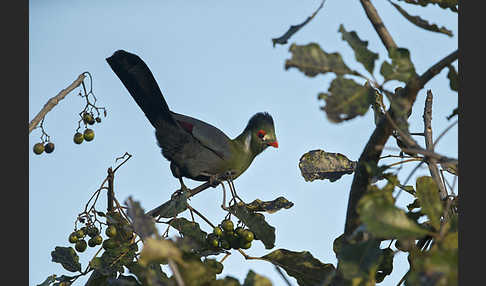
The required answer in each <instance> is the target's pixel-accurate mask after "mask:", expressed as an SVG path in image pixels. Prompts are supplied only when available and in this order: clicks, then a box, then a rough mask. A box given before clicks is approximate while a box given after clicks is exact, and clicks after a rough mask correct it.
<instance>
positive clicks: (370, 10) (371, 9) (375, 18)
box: [360, 0, 397, 50]
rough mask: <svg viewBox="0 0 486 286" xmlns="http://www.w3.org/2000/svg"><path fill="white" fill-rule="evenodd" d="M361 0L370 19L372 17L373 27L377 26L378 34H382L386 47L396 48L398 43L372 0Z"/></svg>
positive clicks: (388, 48)
mask: <svg viewBox="0 0 486 286" xmlns="http://www.w3.org/2000/svg"><path fill="white" fill-rule="evenodd" d="M360 2H361V5H363V8H364V10H365V12H366V16H368V19H370V22H371V24H372V25H373V28H375V30H376V32H377V33H378V36H380V39H381V41H382V42H383V44H384V45H385V47H386V49H387V50H390V49H391V48H396V47H397V44H395V41H394V40H393V38H392V36H391V35H390V33H389V32H388V30H387V29H386V27H385V24H383V21H382V20H381V18H380V15H378V11H376V9H375V6H373V4H372V3H371V1H370V0H361V1H360Z"/></svg>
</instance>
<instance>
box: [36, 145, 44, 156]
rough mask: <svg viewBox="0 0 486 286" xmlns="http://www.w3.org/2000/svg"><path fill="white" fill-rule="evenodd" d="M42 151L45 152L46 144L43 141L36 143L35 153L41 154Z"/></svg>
mask: <svg viewBox="0 0 486 286" xmlns="http://www.w3.org/2000/svg"><path fill="white" fill-rule="evenodd" d="M42 152H44V145H42V143H36V144H35V145H34V153H35V154H37V155H40V154H42Z"/></svg>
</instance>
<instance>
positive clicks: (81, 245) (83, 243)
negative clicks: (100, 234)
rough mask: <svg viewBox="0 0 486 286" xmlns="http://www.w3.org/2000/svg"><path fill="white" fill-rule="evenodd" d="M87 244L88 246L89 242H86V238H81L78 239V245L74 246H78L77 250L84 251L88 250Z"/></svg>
mask: <svg viewBox="0 0 486 286" xmlns="http://www.w3.org/2000/svg"><path fill="white" fill-rule="evenodd" d="M87 246H88V244H87V243H86V240H84V239H81V240H78V242H76V245H74V248H76V250H77V251H78V252H83V251H85V250H86V247H87Z"/></svg>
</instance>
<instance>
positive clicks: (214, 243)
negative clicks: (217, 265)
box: [208, 238, 219, 248]
mask: <svg viewBox="0 0 486 286" xmlns="http://www.w3.org/2000/svg"><path fill="white" fill-rule="evenodd" d="M208 244H209V245H210V246H211V247H214V248H216V247H218V246H219V240H218V239H217V238H210V239H209V240H208Z"/></svg>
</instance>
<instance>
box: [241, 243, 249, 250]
mask: <svg viewBox="0 0 486 286" xmlns="http://www.w3.org/2000/svg"><path fill="white" fill-rule="evenodd" d="M250 247H251V241H249V242H245V243H242V244H241V247H240V248H242V249H248V248H250Z"/></svg>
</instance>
